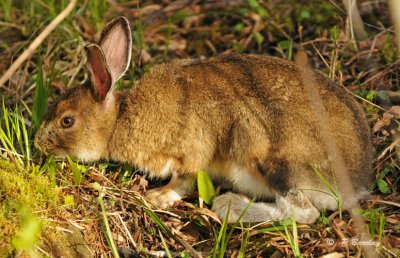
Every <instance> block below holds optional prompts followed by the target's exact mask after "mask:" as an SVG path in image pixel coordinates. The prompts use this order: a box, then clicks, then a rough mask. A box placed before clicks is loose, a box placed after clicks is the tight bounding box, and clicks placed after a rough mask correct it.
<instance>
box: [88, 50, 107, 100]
mask: <svg viewBox="0 0 400 258" xmlns="http://www.w3.org/2000/svg"><path fill="white" fill-rule="evenodd" d="M85 50H86V55H87V64H88V67H89V69H90V73H91V74H92V80H93V86H94V87H93V88H94V91H95V93H96V96H97V99H98V100H99V101H103V100H104V99H105V98H106V95H107V92H108V91H109V90H110V88H111V86H112V76H111V73H110V71H109V69H108V67H107V64H106V59H105V57H104V53H103V51H102V50H101V48H100V47H99V46H98V45H96V44H90V45H87V46H85Z"/></svg>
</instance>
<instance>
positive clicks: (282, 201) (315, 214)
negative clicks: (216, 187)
mask: <svg viewBox="0 0 400 258" xmlns="http://www.w3.org/2000/svg"><path fill="white" fill-rule="evenodd" d="M249 203H250V200H249V199H248V198H247V197H245V196H243V195H240V194H234V193H226V194H223V195H220V196H218V197H216V198H215V199H214V202H213V206H212V210H213V211H214V212H215V213H216V214H217V215H218V217H219V218H221V219H224V218H225V217H226V216H227V214H228V210H229V217H228V223H235V222H236V221H237V220H238V219H239V217H240V215H241V214H242V213H243V211H244V210H245V209H246V207H247V206H248V205H249ZM292 216H294V218H295V220H296V221H297V222H299V223H305V224H311V223H314V222H315V221H316V220H317V219H318V218H319V211H318V210H317V209H316V208H315V207H314V206H313V205H312V204H311V202H310V201H309V200H308V199H307V197H306V196H305V195H303V193H302V192H300V191H297V190H291V191H289V192H288V193H287V195H286V196H281V195H277V197H276V203H264V202H257V203H253V204H251V206H250V207H249V208H248V209H247V211H246V212H245V213H244V214H243V216H242V218H241V221H242V222H265V221H274V220H283V219H287V218H290V217H292Z"/></svg>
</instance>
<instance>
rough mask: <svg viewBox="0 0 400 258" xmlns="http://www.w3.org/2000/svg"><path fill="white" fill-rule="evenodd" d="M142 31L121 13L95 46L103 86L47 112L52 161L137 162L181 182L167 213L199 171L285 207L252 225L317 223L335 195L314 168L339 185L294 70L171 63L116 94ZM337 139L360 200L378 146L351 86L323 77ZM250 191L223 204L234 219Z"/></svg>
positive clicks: (262, 211)
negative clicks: (134, 30) (291, 220)
mask: <svg viewBox="0 0 400 258" xmlns="http://www.w3.org/2000/svg"><path fill="white" fill-rule="evenodd" d="M131 44H132V43H131V32H130V29H129V23H128V21H127V20H126V19H125V18H123V17H119V18H116V19H114V20H113V21H111V22H110V23H109V24H108V25H107V27H106V28H105V29H104V31H103V32H102V34H101V38H100V41H99V44H98V45H97V44H91V45H88V46H87V47H86V52H87V59H88V66H89V68H90V71H91V74H92V77H93V86H92V87H76V88H74V89H72V90H71V91H69V92H68V93H67V94H66V95H65V96H63V97H62V98H61V99H60V100H59V101H58V102H57V103H56V104H55V105H54V106H53V108H52V109H51V110H50V111H49V112H48V114H47V115H46V117H45V119H44V121H43V124H42V126H41V128H40V130H39V131H38V133H37V135H36V139H35V142H36V145H37V146H38V147H39V149H40V150H41V151H42V152H44V153H45V154H49V153H54V154H56V155H58V156H64V155H67V154H68V155H71V156H74V157H76V158H79V159H81V160H84V161H96V160H99V159H103V160H114V161H120V162H128V163H130V164H132V165H133V166H135V167H137V168H140V169H141V170H143V171H145V172H147V173H148V174H149V175H150V177H157V178H166V177H169V176H171V177H172V178H171V181H170V182H169V183H168V184H167V185H166V186H164V187H160V188H157V189H153V190H150V191H148V192H147V198H148V199H149V200H150V201H151V202H152V203H154V204H155V205H159V206H161V207H165V206H168V205H171V204H172V203H173V202H174V201H176V200H179V199H181V198H183V197H184V196H185V195H186V194H188V193H190V192H191V191H192V190H193V188H194V186H195V181H196V172H197V171H199V170H201V169H205V170H207V171H208V172H209V173H210V174H211V175H212V176H213V177H216V178H223V179H225V180H227V181H230V183H232V185H233V188H234V190H235V191H237V192H240V193H242V194H246V195H247V196H250V197H258V198H261V199H270V200H272V201H273V200H274V202H273V203H255V204H253V205H252V206H251V207H250V208H249V210H248V211H247V213H246V214H245V215H244V217H243V218H242V221H249V222H258V221H268V220H279V219H284V218H287V217H291V216H294V217H295V219H296V220H297V221H298V222H300V223H313V222H315V220H316V219H317V218H318V217H319V211H322V210H326V209H330V210H334V209H337V202H336V200H335V199H334V198H333V197H332V196H331V195H330V194H329V193H330V192H329V190H328V188H327V187H326V185H325V184H324V183H323V182H322V180H321V179H320V178H319V177H318V176H317V175H316V173H315V172H314V171H313V170H312V167H311V166H314V167H316V168H317V169H318V170H319V171H320V173H321V174H322V175H323V177H324V178H325V179H326V180H327V181H328V182H330V184H331V185H333V186H335V178H334V172H333V171H332V166H331V162H330V160H329V158H328V153H327V149H326V147H325V146H324V144H323V141H322V140H321V132H320V129H319V128H320V127H319V126H318V122H317V120H316V118H315V115H314V113H313V110H312V109H311V108H310V101H309V98H308V96H307V93H305V91H304V85H303V83H302V80H301V76H300V70H301V68H299V67H298V66H296V65H295V64H294V63H292V62H289V61H286V60H281V59H278V58H273V57H267V56H261V55H227V56H218V57H214V58H209V59H206V60H181V61H174V62H172V63H169V64H161V65H157V66H154V68H153V69H152V70H151V71H150V72H149V73H147V74H145V75H144V76H143V78H142V79H141V81H140V82H138V83H137V85H136V86H135V87H134V89H132V90H128V91H124V92H120V91H116V90H115V87H114V86H115V83H116V81H117V80H118V79H119V78H120V77H121V76H122V75H123V74H124V72H125V71H126V70H127V68H128V65H129V63H130V56H131ZM314 76H315V78H316V79H315V80H316V81H315V83H316V85H317V86H318V87H317V88H316V89H315V90H316V91H318V93H319V95H320V97H321V99H322V101H323V103H324V106H325V109H326V112H327V114H328V115H329V121H330V122H329V126H330V128H331V129H332V132H333V133H332V134H333V135H332V137H333V138H334V139H335V141H336V143H337V146H338V147H339V149H340V151H341V152H342V154H343V157H344V160H345V164H346V166H347V171H348V176H349V177H350V179H351V183H352V186H353V187H354V193H355V196H354V197H355V198H357V199H359V198H362V197H363V195H364V194H365V193H366V189H367V187H368V185H369V184H370V183H371V181H372V178H373V173H372V168H371V167H372V161H373V156H374V152H373V147H372V144H371V141H370V131H369V127H368V124H367V122H366V119H365V117H364V114H363V111H362V109H361V108H360V107H359V105H358V104H357V103H356V101H354V100H353V99H352V97H351V96H350V95H349V94H348V93H346V92H345V90H343V89H342V88H341V87H338V86H337V85H336V84H335V83H332V82H331V81H329V80H328V79H326V78H325V77H324V76H322V75H320V74H318V73H315V74H314ZM248 203H249V199H247V197H245V196H243V195H239V194H234V193H227V194H223V195H221V196H218V197H216V198H215V200H214V204H213V209H214V210H215V211H216V213H217V214H218V215H219V216H220V217H224V216H226V214H227V211H228V208H229V209H230V211H231V212H230V215H229V221H230V222H233V221H235V220H236V219H237V218H238V216H239V214H240V213H241V211H242V210H243V209H244V208H245V207H246V206H247V204H248Z"/></svg>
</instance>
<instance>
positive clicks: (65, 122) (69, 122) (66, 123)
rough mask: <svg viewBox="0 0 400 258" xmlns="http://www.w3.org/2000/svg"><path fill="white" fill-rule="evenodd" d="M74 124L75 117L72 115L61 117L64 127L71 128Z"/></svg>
mask: <svg viewBox="0 0 400 258" xmlns="http://www.w3.org/2000/svg"><path fill="white" fill-rule="evenodd" d="M73 124H74V119H73V118H72V117H70V116H66V117H64V118H62V119H61V126H62V127H64V128H70V127H71V126H72V125H73Z"/></svg>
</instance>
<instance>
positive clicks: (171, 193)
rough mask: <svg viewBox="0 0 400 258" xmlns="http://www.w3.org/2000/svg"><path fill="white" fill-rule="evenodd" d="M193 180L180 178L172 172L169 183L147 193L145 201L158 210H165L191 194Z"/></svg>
mask: <svg viewBox="0 0 400 258" xmlns="http://www.w3.org/2000/svg"><path fill="white" fill-rule="evenodd" d="M195 180H196V178H195V177H189V176H186V177H182V176H179V175H178V174H177V173H176V172H175V171H174V172H172V178H171V181H170V182H169V183H168V184H167V185H165V186H162V187H158V188H155V189H151V190H149V191H147V192H146V199H147V200H149V201H150V202H151V203H152V204H154V205H156V206H158V207H160V208H167V207H169V206H172V205H173V204H174V202H175V201H178V200H181V199H182V198H183V197H185V195H186V194H188V193H190V192H192V191H193V187H194V183H195Z"/></svg>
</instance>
